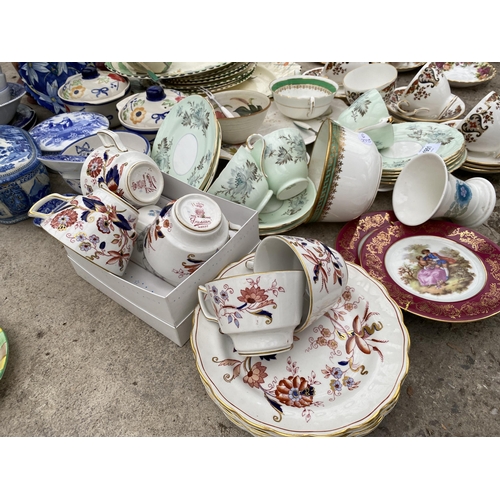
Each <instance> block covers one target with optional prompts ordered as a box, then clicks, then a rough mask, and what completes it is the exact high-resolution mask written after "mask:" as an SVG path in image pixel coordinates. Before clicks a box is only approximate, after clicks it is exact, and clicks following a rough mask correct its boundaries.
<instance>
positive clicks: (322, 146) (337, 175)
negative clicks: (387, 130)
mask: <svg viewBox="0 0 500 500" xmlns="http://www.w3.org/2000/svg"><path fill="white" fill-rule="evenodd" d="M309 177H310V178H311V179H312V181H313V182H314V185H315V186H316V190H317V195H316V200H315V202H314V205H313V208H312V209H311V214H310V216H309V219H308V220H307V222H348V221H350V220H352V219H355V218H356V217H359V216H360V215H361V214H363V213H364V212H366V211H368V209H369V208H370V207H371V205H372V204H373V201H374V199H375V196H376V195H377V191H378V188H379V186H380V180H381V178H382V156H381V155H380V153H379V151H378V149H377V146H376V145H375V143H374V142H373V141H372V140H371V139H370V137H368V135H366V134H365V133H363V132H354V131H353V130H350V129H347V128H345V127H342V125H340V124H339V123H337V122H334V121H332V120H330V119H327V120H325V121H324V122H323V123H322V125H321V127H320V129H319V131H318V136H317V138H316V141H315V143H314V146H313V150H312V152H311V159H310V161H309Z"/></svg>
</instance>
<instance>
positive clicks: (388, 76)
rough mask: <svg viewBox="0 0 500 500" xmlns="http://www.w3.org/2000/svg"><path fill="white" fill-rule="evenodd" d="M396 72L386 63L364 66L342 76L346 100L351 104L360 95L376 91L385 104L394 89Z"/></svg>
mask: <svg viewBox="0 0 500 500" xmlns="http://www.w3.org/2000/svg"><path fill="white" fill-rule="evenodd" d="M397 77H398V70H397V69H396V68H395V67H394V66H393V65H392V64H387V63H373V64H365V65H363V66H360V67H359V68H356V69H353V70H352V71H350V72H349V73H347V74H346V75H345V76H344V80H343V85H344V90H345V93H346V99H347V102H348V103H349V104H352V103H353V102H354V101H355V100H356V99H358V98H359V97H360V96H361V95H362V94H364V93H365V92H368V91H369V90H372V89H376V90H378V91H379V92H380V95H381V96H382V98H383V99H384V101H385V102H387V101H388V100H389V98H390V96H391V94H392V92H393V91H394V89H395V88H396V80H397Z"/></svg>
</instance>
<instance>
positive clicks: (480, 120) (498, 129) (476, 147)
mask: <svg viewBox="0 0 500 500" xmlns="http://www.w3.org/2000/svg"><path fill="white" fill-rule="evenodd" d="M457 128H458V130H460V132H462V134H463V136H464V138H465V143H466V144H465V146H466V148H467V149H468V150H470V151H477V152H478V153H483V154H485V155H492V156H496V157H498V156H500V96H499V95H498V94H497V93H496V92H495V91H494V90H492V91H491V92H490V93H489V94H488V95H486V96H485V97H484V98H483V99H481V101H480V102H479V103H478V104H476V105H475V106H474V107H473V108H472V110H471V111H470V112H469V114H468V115H467V116H466V117H465V118H464V119H463V120H462V121H460V122H459V123H458V125H457Z"/></svg>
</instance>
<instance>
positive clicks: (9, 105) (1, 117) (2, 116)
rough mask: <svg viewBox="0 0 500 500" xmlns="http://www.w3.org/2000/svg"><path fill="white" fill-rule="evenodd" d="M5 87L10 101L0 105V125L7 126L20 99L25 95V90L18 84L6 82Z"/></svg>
mask: <svg viewBox="0 0 500 500" xmlns="http://www.w3.org/2000/svg"><path fill="white" fill-rule="evenodd" d="M7 85H8V86H9V89H10V101H7V102H5V103H4V104H0V125H7V124H8V123H9V122H10V121H11V120H12V118H14V115H15V114H16V111H17V108H18V106H19V104H20V102H21V99H22V97H23V96H24V94H26V90H25V88H24V87H23V86H22V85H20V84H19V83H12V82H8V83H7Z"/></svg>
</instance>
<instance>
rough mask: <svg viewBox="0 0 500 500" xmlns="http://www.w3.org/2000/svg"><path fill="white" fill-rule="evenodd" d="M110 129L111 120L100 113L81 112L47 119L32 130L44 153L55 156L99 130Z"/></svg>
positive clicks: (32, 135)
mask: <svg viewBox="0 0 500 500" xmlns="http://www.w3.org/2000/svg"><path fill="white" fill-rule="evenodd" d="M107 128H109V120H108V119H107V118H106V117H105V116H103V115H101V114H99V113H87V112H86V111H79V112H75V113H63V114H60V115H55V116H52V117H50V118H47V119H46V120H44V121H43V122H41V123H39V124H38V125H36V126H35V127H33V128H32V129H31V130H30V132H29V133H30V134H31V137H33V140H34V141H35V142H36V143H37V144H38V146H39V148H40V150H41V151H42V153H44V154H45V153H47V154H54V153H58V152H61V151H63V150H64V149H66V148H67V147H68V146H69V145H70V144H72V143H73V142H75V141H78V140H79V139H83V138H84V137H87V136H88V135H92V134H96V133H97V132H98V131H99V130H104V129H107Z"/></svg>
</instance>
